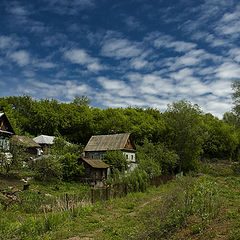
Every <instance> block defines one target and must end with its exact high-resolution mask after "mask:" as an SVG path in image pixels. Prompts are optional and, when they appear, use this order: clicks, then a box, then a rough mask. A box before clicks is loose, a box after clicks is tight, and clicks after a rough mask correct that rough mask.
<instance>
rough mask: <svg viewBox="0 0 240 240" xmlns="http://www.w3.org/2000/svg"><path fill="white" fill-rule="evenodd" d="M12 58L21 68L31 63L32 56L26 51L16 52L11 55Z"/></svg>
mask: <svg viewBox="0 0 240 240" xmlns="http://www.w3.org/2000/svg"><path fill="white" fill-rule="evenodd" d="M10 58H11V59H12V60H13V61H14V62H16V63H17V64H18V65H19V66H20V67H23V66H26V65H28V64H29V62H30V55H29V53H28V52H27V51H25V50H19V51H16V52H13V53H12V54H11V55H10Z"/></svg>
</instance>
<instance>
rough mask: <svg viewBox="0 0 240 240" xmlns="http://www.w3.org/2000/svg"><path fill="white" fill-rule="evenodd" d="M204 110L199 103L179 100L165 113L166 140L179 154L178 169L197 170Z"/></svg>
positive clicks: (169, 106)
mask: <svg viewBox="0 0 240 240" xmlns="http://www.w3.org/2000/svg"><path fill="white" fill-rule="evenodd" d="M201 114H202V111H201V109H200V108H199V106H198V105H196V104H195V105H193V104H192V103H190V102H187V101H179V102H176V103H173V104H172V105H168V108H167V110H166V112H165V113H164V114H163V116H164V119H165V121H166V124H167V132H166V135H165V142H166V144H167V146H168V147H169V149H172V150H174V151H175V152H176V153H177V154H178V156H179V162H178V171H179V172H181V171H190V170H195V169H196V168H198V166H199V156H200V154H201V152H202V144H203V138H202V134H203V133H202V120H201Z"/></svg>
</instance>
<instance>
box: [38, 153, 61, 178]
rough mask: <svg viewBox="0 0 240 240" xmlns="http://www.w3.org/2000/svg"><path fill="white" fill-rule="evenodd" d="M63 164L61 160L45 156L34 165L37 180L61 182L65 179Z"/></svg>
mask: <svg viewBox="0 0 240 240" xmlns="http://www.w3.org/2000/svg"><path fill="white" fill-rule="evenodd" d="M62 168H63V166H62V164H61V162H60V161H59V158H58V157H56V156H52V155H45V156H42V157H40V158H38V159H37V160H36V162H35V163H34V172H35V174H36V178H38V179H40V180H42V181H47V180H50V179H58V180H61V179H62V177H63V171H62Z"/></svg>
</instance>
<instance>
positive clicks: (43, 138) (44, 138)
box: [33, 135, 55, 154]
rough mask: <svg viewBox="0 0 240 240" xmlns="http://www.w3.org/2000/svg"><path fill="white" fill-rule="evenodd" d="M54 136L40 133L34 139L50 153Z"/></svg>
mask: <svg viewBox="0 0 240 240" xmlns="http://www.w3.org/2000/svg"><path fill="white" fill-rule="evenodd" d="M54 138H55V137H54V136H48V135H40V136H37V137H35V138H33V140H34V141H35V142H36V143H38V144H39V145H40V146H41V148H42V150H43V153H44V154H48V153H49V151H50V149H51V146H52V145H53V141H54Z"/></svg>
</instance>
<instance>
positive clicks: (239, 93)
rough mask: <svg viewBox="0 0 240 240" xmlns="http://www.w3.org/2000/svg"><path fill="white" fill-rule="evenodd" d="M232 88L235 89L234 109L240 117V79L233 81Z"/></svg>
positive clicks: (233, 95) (233, 96)
mask: <svg viewBox="0 0 240 240" xmlns="http://www.w3.org/2000/svg"><path fill="white" fill-rule="evenodd" d="M232 89H233V91H234V92H233V94H232V98H233V100H234V102H233V105H234V107H233V111H234V113H235V114H236V116H237V118H238V119H239V117H240V81H239V80H236V81H235V82H233V83H232Z"/></svg>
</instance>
